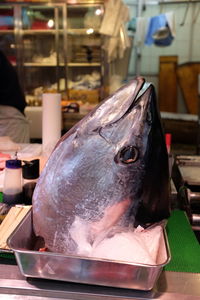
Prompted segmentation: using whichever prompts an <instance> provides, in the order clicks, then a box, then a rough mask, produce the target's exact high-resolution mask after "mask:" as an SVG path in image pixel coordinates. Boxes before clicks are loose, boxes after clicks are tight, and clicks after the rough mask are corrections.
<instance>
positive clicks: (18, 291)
mask: <svg viewBox="0 0 200 300" xmlns="http://www.w3.org/2000/svg"><path fill="white" fill-rule="evenodd" d="M2 261H3V260H2V259H1V262H2ZM0 299H15V300H16V299H20V300H23V299H29V300H30V299H36V300H40V299H43V300H46V299H67V300H68V299H71V300H101V299H102V300H103V299H109V300H114V299H123V300H128V299H163V300H165V299H168V300H169V299H170V300H173V299H181V300H184V299H200V274H194V273H184V272H183V273H179V272H169V271H163V272H162V274H161V276H160V278H159V280H158V282H157V284H156V286H155V287H154V289H153V290H151V291H147V292H143V291H137V290H129V289H119V288H109V287H103V286H102V287H101V286H92V285H84V284H76V283H68V282H61V281H52V280H45V279H34V278H28V279H26V278H25V277H23V276H22V275H21V273H20V271H19V268H18V266H17V265H15V264H12V265H10V264H7V263H3V262H2V263H1V264H0Z"/></svg>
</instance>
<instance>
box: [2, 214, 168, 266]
mask: <svg viewBox="0 0 200 300" xmlns="http://www.w3.org/2000/svg"><path fill="white" fill-rule="evenodd" d="M31 213H32V211H29V212H28V214H27V215H26V216H25V217H24V218H23V220H22V221H21V222H20V223H19V224H18V226H17V227H16V228H15V230H14V231H13V232H12V234H11V235H10V236H9V238H8V240H7V244H8V246H9V247H10V240H11V239H12V237H13V236H14V235H15V233H16V231H17V230H18V228H19V227H20V226H22V224H23V223H24V222H25V221H26V219H27V218H29V217H30V214H31ZM163 235H164V241H165V248H166V260H165V261H164V262H163V263H160V264H154V265H150V264H143V263H135V262H127V261H117V260H110V259H103V258H95V257H86V256H78V255H65V254H63V253H55V252H48V251H46V252H39V251H36V250H25V249H23V248H17V247H16V248H12V247H10V250H9V251H10V252H11V253H15V252H16V253H20V254H35V255H38V256H41V255H42V256H44V255H45V256H49V257H51V256H58V257H65V258H71V259H81V260H83V261H87V260H90V261H91V260H92V261H96V262H97V261H98V262H109V263H115V264H122V265H123V266H124V265H130V266H138V267H145V268H147V267H149V268H158V267H160V268H162V267H164V266H165V265H167V264H168V263H169V261H170V260H171V253H170V248H169V242H168V239H167V232H166V228H165V227H164V228H163Z"/></svg>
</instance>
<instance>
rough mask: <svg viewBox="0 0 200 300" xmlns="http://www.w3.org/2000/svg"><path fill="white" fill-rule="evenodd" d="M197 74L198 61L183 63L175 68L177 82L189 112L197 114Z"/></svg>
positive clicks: (199, 68)
mask: <svg viewBox="0 0 200 300" xmlns="http://www.w3.org/2000/svg"><path fill="white" fill-rule="evenodd" d="M198 74H200V62H191V63H185V64H182V65H179V66H178V68H177V78H178V83H179V85H180V88H181V91H182V94H183V98H184V101H185V105H186V107H187V111H188V113H190V114H198V101H199V99H198Z"/></svg>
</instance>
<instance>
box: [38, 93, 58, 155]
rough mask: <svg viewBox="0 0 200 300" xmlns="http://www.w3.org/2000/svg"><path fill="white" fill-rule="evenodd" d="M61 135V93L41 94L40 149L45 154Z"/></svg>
mask: <svg viewBox="0 0 200 300" xmlns="http://www.w3.org/2000/svg"><path fill="white" fill-rule="evenodd" d="M60 137H61V94H54V93H51V94H50V93H49V94H43V95H42V150H43V153H46V154H47V155H48V154H50V152H51V151H52V150H53V148H54V147H55V145H56V143H57V142H58V140H59V139H60Z"/></svg>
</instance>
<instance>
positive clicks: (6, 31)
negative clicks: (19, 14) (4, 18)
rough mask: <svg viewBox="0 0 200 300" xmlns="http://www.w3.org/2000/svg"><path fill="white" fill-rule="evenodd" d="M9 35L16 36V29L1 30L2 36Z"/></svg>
mask: <svg viewBox="0 0 200 300" xmlns="http://www.w3.org/2000/svg"><path fill="white" fill-rule="evenodd" d="M8 33H13V34H14V29H0V34H8Z"/></svg>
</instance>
